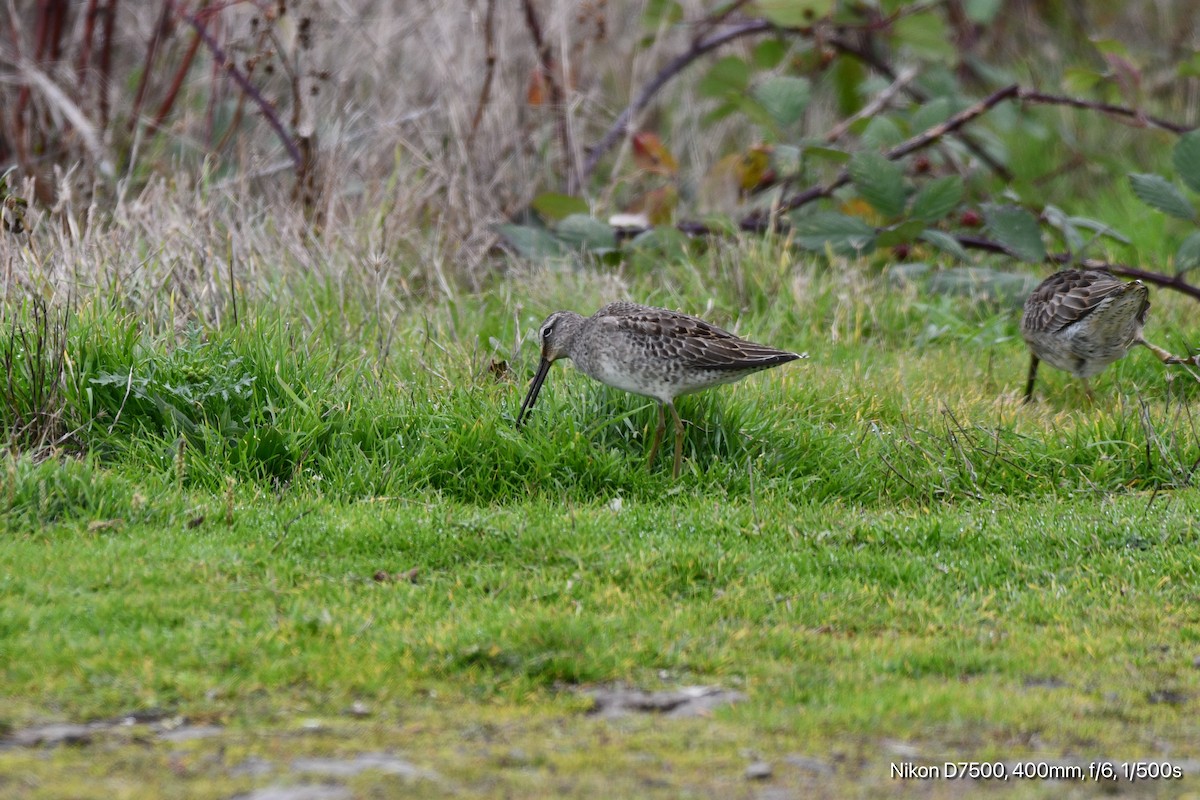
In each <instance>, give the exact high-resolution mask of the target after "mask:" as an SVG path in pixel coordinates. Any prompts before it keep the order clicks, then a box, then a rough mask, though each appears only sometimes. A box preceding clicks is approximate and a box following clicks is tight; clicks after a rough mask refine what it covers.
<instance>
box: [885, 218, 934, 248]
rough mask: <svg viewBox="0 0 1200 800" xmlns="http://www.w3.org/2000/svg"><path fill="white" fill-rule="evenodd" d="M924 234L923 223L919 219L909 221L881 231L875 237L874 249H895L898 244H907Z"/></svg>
mask: <svg viewBox="0 0 1200 800" xmlns="http://www.w3.org/2000/svg"><path fill="white" fill-rule="evenodd" d="M924 232H925V223H924V222H922V221H921V220H919V219H910V220H908V221H906V222H901V223H900V224H899V225H893V226H892V227H890V228H887V229H885V230H882V231H880V232H879V235H878V236H876V237H875V246H876V247H895V246H896V245H898V244H909V243H911V242H913V241H914V240H916V239H917V238H919V237H920V235H921V234H922V233H924Z"/></svg>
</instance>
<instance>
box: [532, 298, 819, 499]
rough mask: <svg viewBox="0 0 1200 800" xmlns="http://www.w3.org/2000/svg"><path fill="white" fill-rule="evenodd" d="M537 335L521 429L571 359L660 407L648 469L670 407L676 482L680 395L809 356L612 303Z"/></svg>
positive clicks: (671, 314) (553, 318)
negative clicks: (551, 377)
mask: <svg viewBox="0 0 1200 800" xmlns="http://www.w3.org/2000/svg"><path fill="white" fill-rule="evenodd" d="M538 335H539V338H540V339H541V342H542V360H541V363H540V364H539V365H538V370H537V374H536V375H535V376H534V378H533V383H531V384H530V385H529V393H528V394H526V395H525V401H524V402H523V403H522V404H521V411H520V413H519V414H517V426H518V427H519V426H520V425H521V423H522V422H523V421H524V419H525V415H526V414H527V413H528V412H529V410H530V409H532V408H533V404H534V403H535V402H537V397H538V392H540V391H541V389H542V383H544V382H545V380H546V375H547V373H548V372H549V371H550V365H551V364H553V363H554V362H555V361H557V360H558V359H560V358H569V359H571V360H572V361H573V362H575V366H576V367H577V368H578V369H579V370H581V371H582V372H583V373H584V374H585V375H589V376H591V377H592V378H595V379H596V380H598V381H600V382H601V383H603V384H606V385H608V386H613V387H616V388H618V389H624V390H625V391H627V392H633V393H634V394H640V395H643V396H645V397H652V398H654V399H655V400H657V401H658V426H657V427H656V428H655V429H654V442H653V444H651V446H650V457H649V459H648V463H647V465H646V466H647V468H649V467H651V466H653V464H654V456H655V454H656V453H657V452H658V446H659V444H660V442H661V441H662V436H663V431H664V430H665V429H666V425H667V421H666V415H665V412H664V409H670V410H671V416H672V417H674V418H675V468H674V471H673V472H672V476H673V477H675V478H678V477H679V465H680V462H681V460H682V458H683V420H681V419H680V418H679V412H677V411H676V410H675V398H676V397H679V396H680V395H684V394H690V393H692V392H698V391H700V390H701V389H707V388H709V387H710V386H717V385H719V384H722V383H732V382H733V381H736V380H739V379H741V378H744V377H746V376H747V375H750V374H751V373H754V372H758V371H760V370H764V369H767V368H768V367H774V366H778V365H779V364H785V363H787V362H788V361H795V360H796V359H798V358H805V357H807V356H803V355H799V354H797V353H790V352H788V351H786V350H777V349H775V348H774V347H768V346H766V345H763V344H755V343H754V342H748V341H746V340H745V339H740V338H738V337H737V336H734V335H733V334H732V333H729V332H728V331H724V330H721V329H720V328H718V327H716V326H715V325H710V324H708V323H707V322H705V321H704V320H702V319H697V318H696V317H692V316H689V315H687V314H680V313H678V312H675V311H667V310H666V309H662V308H651V307H649V306H642V305H638V304H636V303H609V304H608V305H606V306H605V307H604V308H602V309H600V310H599V311H597V312H596V313H595V314H593V315H592V316H590V317H583V316H581V315H579V314H576V313H575V312H574V311H555V312H554V313H553V314H551V315H550V316H548V317H546V321H545V322H543V323H542V327H541V330H540V332H539V334H538Z"/></svg>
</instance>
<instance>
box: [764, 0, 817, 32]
mask: <svg viewBox="0 0 1200 800" xmlns="http://www.w3.org/2000/svg"><path fill="white" fill-rule="evenodd" d="M751 9H752V10H757V11H758V13H759V14H760V15H761V16H762V17H763V18H764V19H766V20H767V22H770V23H771V24H772V25H778V26H779V27H781V28H808V27H811V26H812V25H813V23H815V22H818V21H819V20H821V19H822V18H823V17H827V16H829V12H831V11H833V0H758V2H756V3H755V4H754V5H753V6H751Z"/></svg>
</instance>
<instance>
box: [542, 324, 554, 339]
mask: <svg viewBox="0 0 1200 800" xmlns="http://www.w3.org/2000/svg"><path fill="white" fill-rule="evenodd" d="M553 331H554V323H553V322H550V323H547V324H546V325H543V326H542V332H541V334H540V335H541V337H542V341H543V342H544V341H546V340H547V339H548V338H550V334H551V333H552V332H553Z"/></svg>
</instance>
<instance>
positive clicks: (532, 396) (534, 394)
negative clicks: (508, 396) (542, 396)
mask: <svg viewBox="0 0 1200 800" xmlns="http://www.w3.org/2000/svg"><path fill="white" fill-rule="evenodd" d="M550 363H551V362H550V361H549V360H548V359H545V358H543V359H542V363H540V364H538V371H537V375H534V376H533V383H531V384H529V392H528V394H526V395H525V402H523V403H521V411H520V413H518V414H517V427H518V428H519V427H521V425H522V424H523V423H524V422H525V415H526V414H527V413H528V412H529V411H530V410H531V409H532V408H533V404H534V403H536V402H537V398H538V392H540V391H541V390H542V384H543V383H545V382H546V375H548V374H549V373H550Z"/></svg>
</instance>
